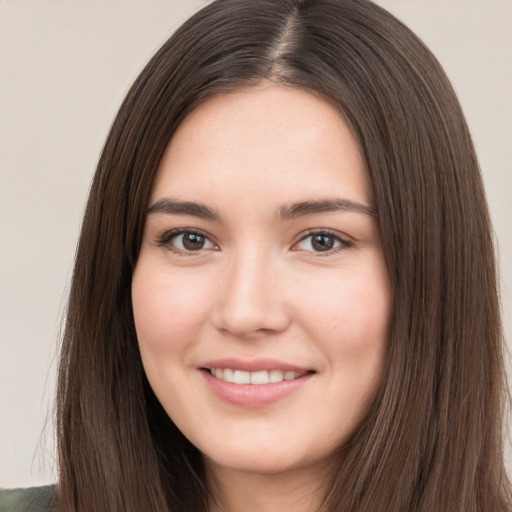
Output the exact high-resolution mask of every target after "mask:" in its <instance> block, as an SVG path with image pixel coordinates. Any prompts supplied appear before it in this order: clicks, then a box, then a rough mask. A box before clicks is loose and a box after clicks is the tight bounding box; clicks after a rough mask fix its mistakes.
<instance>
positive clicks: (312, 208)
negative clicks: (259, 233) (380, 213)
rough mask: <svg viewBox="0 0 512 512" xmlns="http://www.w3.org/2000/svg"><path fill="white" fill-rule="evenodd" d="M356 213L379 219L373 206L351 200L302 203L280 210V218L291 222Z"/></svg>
mask: <svg viewBox="0 0 512 512" xmlns="http://www.w3.org/2000/svg"><path fill="white" fill-rule="evenodd" d="M338 211H343V212H355V213H363V214H365V215H369V216H371V217H377V212H376V211H375V209H374V208H372V207H371V206H366V205H364V204H361V203H357V202H355V201H350V200H349V199H338V198H336V199H320V200H312V201H300V202H297V203H291V204H288V205H285V206H283V207H282V208H280V209H279V212H278V217H279V219H281V220H291V219H296V218H298V217H304V216H307V215H316V214H318V213H331V212H338Z"/></svg>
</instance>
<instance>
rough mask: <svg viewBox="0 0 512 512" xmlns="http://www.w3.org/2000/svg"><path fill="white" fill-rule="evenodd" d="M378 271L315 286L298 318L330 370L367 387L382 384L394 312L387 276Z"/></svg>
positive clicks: (351, 275) (357, 274) (351, 273)
mask: <svg viewBox="0 0 512 512" xmlns="http://www.w3.org/2000/svg"><path fill="white" fill-rule="evenodd" d="M375 270H378V271H373V269H372V267H370V270H369V271H368V269H367V271H366V272H357V271H356V270H355V269H353V271H348V272H346V273H344V275H343V276H341V274H340V279H339V281H337V280H336V279H331V280H330V281H329V282H327V280H326V281H325V282H322V281H321V280H318V281H316V282H315V284H314V287H313V288H311V287H310V292H309V293H308V295H307V296H306V297H305V299H304V301H303V302H302V304H301V312H300V313H299V314H298V317H300V318H302V322H303V328H304V329H305V330H307V331H308V333H309V336H310V337H311V338H313V339H314V340H315V342H316V344H317V346H318V347H319V348H320V349H321V350H322V351H323V352H324V353H325V354H326V355H327V357H328V359H329V366H330V367H331V370H332V371H334V372H339V374H340V375H345V376H346V377H347V379H348V380H350V381H354V382H359V383H360V384H361V385H362V386H363V388H364V387H365V386H366V384H365V383H368V386H370V387H372V384H370V383H371V382H373V383H375V382H378V381H379V380H380V376H381V373H382V367H383V363H384V360H385V354H386V350H387V345H388V343H387V342H388V339H389V329H390V320H391V313H392V308H393V297H392V293H391V291H390V290H391V286H390V284H389V280H388V278H387V273H386V272H385V271H381V269H380V268H379V267H377V268H376V269H375ZM331 277H332V276H331Z"/></svg>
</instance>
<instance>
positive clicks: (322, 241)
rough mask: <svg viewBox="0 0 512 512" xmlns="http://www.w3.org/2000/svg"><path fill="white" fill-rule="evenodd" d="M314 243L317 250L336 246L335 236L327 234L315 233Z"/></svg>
mask: <svg viewBox="0 0 512 512" xmlns="http://www.w3.org/2000/svg"><path fill="white" fill-rule="evenodd" d="M312 244H313V248H314V249H315V251H329V250H330V249H332V248H333V246H334V238H333V237H332V236H327V235H315V236H314V237H313V240H312Z"/></svg>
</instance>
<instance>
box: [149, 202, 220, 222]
mask: <svg viewBox="0 0 512 512" xmlns="http://www.w3.org/2000/svg"><path fill="white" fill-rule="evenodd" d="M147 213H148V214H150V213H166V214H168V215H192V216H194V217H199V218H201V219H207V220H214V221H217V222H220V220H221V219H220V215H219V214H218V213H216V212H215V211H214V210H212V209H211V208H208V206H206V205H204V204H200V203H195V202H193V201H178V200H176V199H171V198H168V197H164V198H163V199H159V200H158V201H157V202H156V203H155V204H153V205H152V206H150V207H149V208H148V212H147Z"/></svg>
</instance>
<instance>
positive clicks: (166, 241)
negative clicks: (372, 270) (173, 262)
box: [156, 228, 354, 257]
mask: <svg viewBox="0 0 512 512" xmlns="http://www.w3.org/2000/svg"><path fill="white" fill-rule="evenodd" d="M183 234H193V235H198V236H200V237H203V238H204V239H205V240H208V241H209V242H210V243H211V244H213V245H214V246H216V244H215V242H213V241H212V240H211V239H210V237H209V236H208V235H207V234H206V233H204V232H203V231H200V230H197V229H192V228H185V229H175V230H171V231H167V232H165V233H164V234H163V235H161V236H160V237H158V239H157V241H156V245H157V246H159V247H166V248H167V249H168V250H169V251H171V252H173V253H175V254H177V255H178V256H195V255H197V253H199V252H200V251H201V250H203V249H202V248H201V249H198V250H197V251H193V250H182V249H178V248H177V247H176V246H174V245H173V244H172V243H171V242H172V240H173V239H174V238H176V237H178V236H180V235H183ZM315 235H321V236H326V237H329V238H333V239H334V242H335V243H338V244H339V245H338V246H337V247H334V248H332V249H328V250H326V251H306V252H312V253H314V254H315V255H316V256H320V257H322V256H329V255H332V254H336V253H338V252H340V251H343V250H344V249H349V248H350V247H352V246H353V245H354V242H352V241H351V240H348V239H347V238H345V237H343V236H342V235H341V234H340V233H338V232H337V231H333V230H330V229H312V230H310V231H307V232H306V233H303V234H302V236H301V237H300V238H299V240H298V241H296V242H294V244H293V245H292V250H294V251H299V250H300V249H293V247H295V246H297V245H299V244H300V243H302V242H304V241H305V240H307V239H308V238H309V237H313V236H315ZM207 250H208V249H207Z"/></svg>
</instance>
